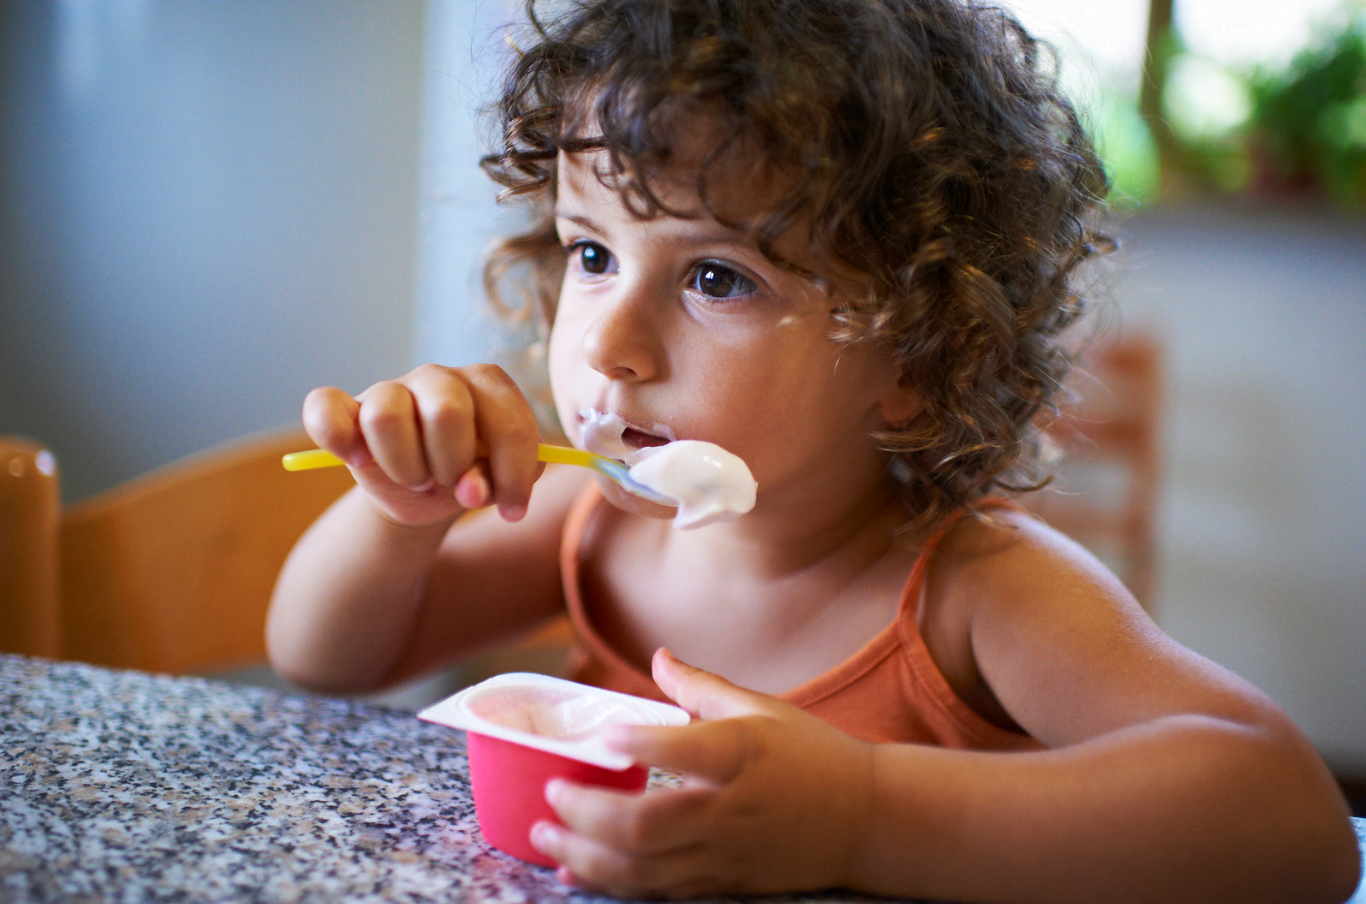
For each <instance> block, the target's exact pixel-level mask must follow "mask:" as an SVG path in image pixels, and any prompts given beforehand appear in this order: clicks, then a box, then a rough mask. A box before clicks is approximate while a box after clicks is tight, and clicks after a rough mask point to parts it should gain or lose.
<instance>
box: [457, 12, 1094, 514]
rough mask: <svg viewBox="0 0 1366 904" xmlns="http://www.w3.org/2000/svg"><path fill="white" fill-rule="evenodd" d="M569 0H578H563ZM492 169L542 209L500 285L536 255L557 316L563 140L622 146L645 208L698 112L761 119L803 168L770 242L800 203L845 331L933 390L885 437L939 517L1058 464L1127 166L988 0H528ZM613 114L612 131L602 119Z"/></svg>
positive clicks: (628, 191) (921, 508)
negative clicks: (1067, 400)
mask: <svg viewBox="0 0 1366 904" xmlns="http://www.w3.org/2000/svg"><path fill="white" fill-rule="evenodd" d="M557 6H558V4H557ZM527 7H528V14H529V19H530V41H529V42H527V45H526V46H525V47H524V48H522V49H520V50H518V52H517V55H516V59H515V61H514V62H513V64H512V65H511V67H510V70H509V72H508V75H507V79H506V83H505V85H504V90H503V94H502V98H501V100H500V101H499V102H498V105H497V107H496V112H497V114H498V117H499V124H500V126H501V147H499V148H498V150H496V151H495V152H494V153H491V154H489V155H488V156H486V157H485V158H484V159H483V161H482V163H483V167H484V169H485V171H486V172H487V173H488V174H489V175H490V176H491V177H492V178H493V179H494V180H496V181H497V182H498V183H500V184H501V185H503V186H504V187H505V191H504V192H503V197H504V198H505V199H507V198H522V199H525V200H529V201H530V202H531V208H532V211H533V222H532V223H531V225H530V227H529V228H528V229H527V230H526V231H525V232H523V233H522V234H520V235H517V236H514V237H513V238H511V239H508V240H506V241H505V242H503V243H502V244H501V245H500V246H499V247H498V248H496V249H495V251H494V253H493V254H492V255H491V257H490V260H489V263H488V266H487V268H486V272H485V280H486V284H487V285H488V286H489V288H490V296H491V297H492V298H494V299H495V300H497V299H499V298H502V297H503V296H502V295H501V292H500V289H499V286H500V284H501V283H502V282H503V281H504V280H505V278H506V277H507V276H508V274H509V273H510V272H514V271H516V270H517V269H518V265H529V270H527V271H524V272H527V273H529V276H530V279H529V281H528V283H529V286H528V287H529V289H530V294H529V299H530V301H531V302H532V303H531V304H530V305H527V306H524V307H525V308H529V309H531V310H533V311H535V312H536V313H538V314H539V317H540V321H541V324H542V326H543V327H548V326H549V324H550V323H551V322H552V320H553V317H554V307H555V302H556V296H557V293H558V288H559V280H560V277H561V275H562V273H563V267H564V254H563V252H562V250H561V249H560V247H559V243H558V241H557V239H556V237H555V230H554V222H553V217H552V214H551V210H552V208H553V201H554V198H553V196H554V192H555V177H556V160H557V156H558V154H559V153H560V152H561V151H566V152H571V153H572V152H576V151H581V150H587V149H604V150H605V151H606V155H607V158H608V160H609V161H610V163H609V165H608V167H607V172H606V173H605V174H604V178H606V177H608V176H610V177H611V184H612V185H613V187H616V188H617V189H618V190H619V191H620V192H621V193H622V197H623V200H624V201H625V202H626V203H628V204H630V205H631V206H632V209H633V210H635V211H637V212H638V213H639V214H640V215H641V216H653V215H656V214H658V213H660V212H664V213H669V212H670V211H669V209H668V208H667V207H666V206H665V205H664V204H662V203H660V201H659V199H658V197H657V196H656V194H655V192H654V191H653V190H652V181H653V178H654V176H655V175H656V174H657V173H659V171H660V169H661V168H662V167H664V166H667V165H668V163H669V161H670V159H671V153H672V148H673V143H674V141H675V138H676V136H677V135H678V134H679V133H678V132H677V128H678V126H679V124H680V123H682V122H685V121H686V120H687V119H688V118H689V117H695V116H697V115H699V114H700V115H705V116H708V117H711V118H712V121H714V122H716V123H717V124H718V125H719V130H718V134H720V135H722V136H724V137H723V138H722V139H721V140H720V144H719V145H718V146H717V147H716V148H715V149H714V150H713V151H712V152H711V154H710V155H709V156H708V158H707V163H706V164H704V165H703V166H702V168H701V170H700V172H699V175H698V183H697V194H698V196H699V197H700V198H701V199H702V200H703V203H704V204H706V205H707V207H708V209H709V210H712V211H713V212H714V211H715V207H714V206H713V205H712V204H710V203H709V196H708V176H709V173H710V172H711V168H712V166H713V165H715V164H716V162H717V161H720V160H722V159H723V157H724V156H725V154H726V152H727V150H728V149H731V148H733V147H734V146H736V144H737V143H738V142H744V143H745V145H746V147H749V148H753V149H756V150H757V151H758V152H759V154H760V156H761V158H762V159H764V160H765V161H766V162H767V164H768V165H769V166H770V167H771V168H772V170H773V171H780V172H783V173H786V174H788V176H789V178H787V179H785V180H784V181H783V184H784V185H786V186H787V190H786V192H785V194H784V195H783V196H782V197H780V198H779V199H778V200H777V201H776V203H775V204H774V205H773V207H772V210H771V211H769V212H768V214H767V215H766V216H765V218H764V219H763V220H762V221H761V222H759V223H757V224H748V226H749V228H751V230H752V234H753V236H754V237H755V239H756V240H757V242H758V244H759V247H760V248H761V250H763V251H764V252H765V253H766V254H769V255H772V253H773V252H772V248H773V242H774V241H775V240H776V238H777V237H778V236H779V235H780V234H782V233H783V231H784V230H785V229H786V228H788V227H789V226H791V225H792V224H793V223H795V222H797V221H799V220H800V221H801V222H802V223H803V224H806V225H807V226H808V228H809V230H810V235H811V238H812V245H813V246H814V249H815V250H816V252H817V254H818V255H819V261H820V266H819V268H818V269H819V274H820V276H822V277H823V278H824V279H826V280H827V282H828V283H829V284H830V285H831V287H832V290H833V291H835V293H836V297H837V298H838V300H839V302H840V306H839V307H838V309H837V310H836V311H835V312H834V314H833V322H832V325H831V326H832V335H833V336H834V338H836V339H838V340H841V341H849V342H855V341H870V340H871V341H876V342H879V343H883V344H885V345H886V346H887V347H888V348H889V349H891V350H892V353H893V354H894V355H895V357H896V360H897V361H898V363H899V365H900V367H901V369H902V374H903V379H904V380H905V381H907V383H908V385H910V386H911V387H912V388H913V389H914V390H915V391H916V392H917V393H918V395H919V397H920V399H921V400H922V402H923V406H924V407H923V410H922V411H921V412H920V413H919V414H918V415H916V416H915V417H914V418H912V419H911V420H910V421H909V422H907V423H905V424H898V425H895V426H894V428H893V429H888V430H885V431H882V432H879V433H878V434H877V435H876V439H877V440H878V442H879V443H880V444H881V446H882V447H883V448H884V449H886V450H888V451H890V452H891V453H893V460H894V466H895V467H894V473H895V474H897V476H898V477H899V479H900V480H901V483H902V485H903V486H904V491H905V494H906V501H907V503H908V504H909V505H910V506H911V507H912V510H913V511H916V512H918V516H917V517H916V519H915V523H917V524H923V523H927V522H931V521H933V520H935V519H937V518H938V517H940V516H941V515H942V514H943V513H945V512H946V511H948V510H950V509H953V508H957V507H967V508H969V509H972V508H974V504H975V503H976V502H978V501H979V500H980V499H981V498H982V497H983V496H985V495H987V494H988V493H991V492H993V491H995V490H999V489H1005V490H1019V489H1024V488H1029V487H1030V486H1032V485H1037V484H1038V482H1039V480H1038V478H1039V475H1040V473H1041V468H1040V455H1039V448H1040V441H1039V440H1040V430H1041V423H1042V422H1043V421H1044V420H1046V418H1047V417H1048V415H1049V413H1050V412H1054V411H1055V406H1056V399H1057V397H1058V395H1059V392H1060V388H1061V381H1062V378H1063V376H1064V374H1065V373H1066V371H1067V369H1068V367H1069V364H1070V362H1069V357H1068V354H1067V352H1066V351H1065V350H1064V348H1063V346H1062V343H1061V341H1060V336H1059V334H1060V332H1061V331H1062V330H1063V328H1064V327H1066V326H1067V325H1069V324H1070V323H1072V322H1073V321H1074V320H1075V319H1076V318H1077V317H1078V316H1079V314H1080V313H1081V310H1082V307H1083V303H1082V299H1081V297H1080V295H1079V293H1078V292H1077V291H1076V289H1075V288H1074V283H1075V282H1076V271H1077V268H1078V265H1079V264H1080V263H1081V262H1082V261H1083V260H1085V259H1086V258H1088V257H1089V256H1091V255H1092V254H1093V253H1094V252H1095V251H1096V250H1097V249H1098V248H1099V247H1100V246H1101V243H1102V239H1101V238H1100V237H1098V236H1097V235H1096V234H1094V233H1093V232H1092V231H1091V230H1090V228H1089V227H1088V225H1087V221H1088V219H1090V216H1091V214H1092V213H1093V212H1095V211H1097V210H1098V209H1099V208H1100V206H1101V199H1102V198H1103V197H1104V195H1105V194H1106V192H1107V191H1108V182H1107V179H1106V176H1105V173H1104V170H1103V167H1102V166H1101V164H1100V161H1099V159H1098V157H1097V155H1096V152H1095V150H1094V149H1093V147H1092V144H1091V142H1090V140H1089V138H1088V137H1087V134H1086V132H1085V130H1084V128H1083V127H1082V125H1081V123H1080V121H1079V117H1078V114H1077V111H1076V110H1075V108H1074V107H1073V106H1072V104H1071V103H1070V102H1069V101H1068V100H1067V99H1066V97H1064V96H1063V94H1062V92H1061V91H1060V90H1059V88H1058V84H1057V66H1056V60H1055V57H1054V55H1053V54H1052V52H1051V50H1050V49H1049V48H1048V47H1047V45H1044V44H1042V43H1040V42H1039V41H1037V40H1036V39H1034V38H1033V37H1032V36H1030V35H1029V34H1028V33H1027V32H1026V31H1025V29H1024V28H1023V27H1022V26H1021V25H1020V23H1019V22H1018V21H1017V20H1016V19H1015V18H1014V17H1013V16H1012V15H1010V14H1009V13H1007V12H1005V11H1003V10H1001V9H999V8H995V7H991V6H987V5H984V4H982V3H979V2H978V0H580V2H576V3H573V4H571V5H570V8H569V9H568V11H567V12H565V13H564V14H562V15H560V16H558V17H556V18H554V19H552V20H546V19H542V18H540V17H539V16H538V15H537V11H536V8H535V0H529V2H528V4H527ZM588 131H591V132H592V133H593V134H591V135H590V134H586V132H588Z"/></svg>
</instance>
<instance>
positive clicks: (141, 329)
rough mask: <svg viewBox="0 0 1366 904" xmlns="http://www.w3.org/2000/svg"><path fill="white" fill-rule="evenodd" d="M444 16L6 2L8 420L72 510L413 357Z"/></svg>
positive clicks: (294, 5)
mask: <svg viewBox="0 0 1366 904" xmlns="http://www.w3.org/2000/svg"><path fill="white" fill-rule="evenodd" d="M424 12H425V9H424V6H423V4H422V3H421V2H420V0H407V2H385V3H379V2H371V0H329V2H327V3H302V2H288V3H286V2H279V0H234V2H230V3H222V2H217V0H107V2H99V0H60V2H45V0H25V2H14V3H4V4H0V431H3V432H18V433H24V434H28V435H30V436H33V437H35V438H37V439H39V440H41V441H43V442H45V443H47V444H49V445H50V447H51V448H52V449H53V450H54V451H55V452H56V454H57V457H58V460H59V462H60V463H61V467H62V476H63V483H64V487H65V492H64V496H65V498H66V499H68V500H72V499H77V498H81V497H83V496H86V495H89V494H90V493H93V492H96V491H98V490H100V489H103V488H105V487H108V486H110V485H112V484H114V483H117V482H119V481H121V480H125V479H127V478H129V477H132V476H134V475H136V474H138V473H141V472H143V471H145V470H147V469H149V468H151V467H153V466H156V465H159V464H162V463H164V462H167V461H170V460H171V459H174V458H176V457H179V456H181V455H184V454H187V453H190V452H194V451H197V450H199V449H203V448H205V447H207V446H210V445H213V444H214V443H217V442H220V441H223V440H227V439H230V438H233V437H237V436H240V435H242V434H244V433H249V432H253V431H256V430H260V429H263V428H268V427H273V426H275V425H280V424H287V423H297V420H298V410H299V403H300V402H301V400H302V398H303V396H304V394H305V393H306V392H307V390H308V389H309V388H311V387H313V386H315V385H318V384H322V383H335V384H337V385H341V386H343V387H346V388H349V389H353V390H356V391H358V390H360V389H362V388H364V387H365V385H367V384H368V383H369V382H371V381H373V380H375V379H379V378H381V377H384V376H390V375H393V374H394V373H399V372H402V371H403V370H405V369H407V368H408V367H409V366H410V365H411V361H412V330H413V304H414V301H413V299H414V283H415V280H414V260H415V257H416V231H417V222H416V220H417V217H416V206H415V202H416V197H417V171H418V159H419V154H418V148H419V130H420V124H421V122H420V117H421V102H420V98H421V84H422V83H421V78H422V67H423V18H424Z"/></svg>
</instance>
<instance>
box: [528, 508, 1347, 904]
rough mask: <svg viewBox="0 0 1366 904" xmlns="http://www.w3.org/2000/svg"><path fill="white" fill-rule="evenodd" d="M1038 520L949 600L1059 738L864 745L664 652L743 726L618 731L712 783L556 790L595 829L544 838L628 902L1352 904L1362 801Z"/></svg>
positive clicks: (715, 712) (980, 649) (1040, 723)
mask: <svg viewBox="0 0 1366 904" xmlns="http://www.w3.org/2000/svg"><path fill="white" fill-rule="evenodd" d="M1019 527H1020V536H1019V538H1018V541H1014V540H1012V541H1008V542H1005V543H1001V542H1000V541H1001V537H1000V535H999V534H992V533H991V532H990V531H987V530H985V529H983V530H984V531H985V533H981V532H979V533H978V534H977V536H976V539H974V538H973V537H974V535H973V534H972V533H971V532H964V533H966V535H967V538H968V539H967V540H966V541H961V540H960V541H959V542H958V544H957V546H958V548H957V549H949V548H945V549H942V551H943V552H944V553H945V555H944V556H943V558H942V559H941V561H945V562H947V563H950V564H948V565H947V566H946V568H945V569H944V570H945V571H947V572H948V573H947V574H941V575H939V579H938V582H939V590H937V591H933V592H939V593H944V594H947V595H948V597H949V598H950V599H949V601H948V604H949V605H958V606H964V605H966V606H969V608H968V609H966V610H964V611H965V612H966V613H967V614H968V615H970V617H969V618H968V619H967V620H966V621H965V622H963V623H964V624H970V625H971V631H970V641H971V644H972V651H973V657H974V659H975V661H976V663H977V665H978V666H979V668H980V669H981V671H982V674H983V676H984V677H985V678H986V680H987V682H988V684H989V685H990V687H991V688H992V690H993V691H994V692H995V694H996V695H997V697H998V699H999V700H1000V702H1001V703H1002V704H1003V705H1004V706H1005V708H1006V710H1007V711H1008V712H1009V713H1010V714H1011V716H1012V717H1013V718H1014V719H1015V720H1016V721H1017V722H1018V723H1019V724H1020V725H1022V726H1023V727H1024V728H1026V729H1027V730H1028V731H1029V732H1030V733H1031V734H1032V735H1034V736H1035V737H1036V738H1038V739H1039V740H1041V741H1043V742H1044V743H1045V744H1046V745H1048V746H1049V747H1050V748H1052V749H1050V750H1048V751H1045V752H1040V753H1009V754H1002V753H974V752H962V751H954V750H945V749H938V748H930V747H922V746H916V745H877V746H872V745H865V744H860V743H859V742H856V741H853V740H852V739H849V738H847V737H846V736H843V735H841V734H839V733H838V732H834V731H833V730H832V729H829V728H828V727H826V726H824V725H823V724H822V723H819V722H818V721H817V720H815V719H814V718H812V717H810V716H807V715H805V714H803V713H801V712H799V711H798V710H796V709H795V708H793V707H790V706H787V705H786V704H783V703H780V702H779V701H776V700H773V699H772V698H766V697H762V696H760V695H757V694H750V693H748V692H745V691H742V690H739V689H737V688H733V687H731V686H729V685H726V684H725V683H724V682H722V681H720V679H718V678H716V677H715V676H710V675H706V674H704V673H698V672H696V670H692V669H689V668H688V667H686V666H683V665H682V664H680V663H678V662H677V661H676V660H671V659H670V658H669V657H667V656H663V655H661V656H658V657H657V658H656V680H657V681H658V682H659V684H660V686H661V687H662V688H664V689H665V690H666V691H667V692H669V693H670V694H671V695H673V696H675V698H676V699H678V701H679V702H680V703H681V704H682V705H684V706H686V707H687V708H689V709H690V710H692V711H694V712H697V713H698V714H699V715H701V716H702V717H703V718H704V719H718V718H719V719H721V720H722V721H704V722H700V723H694V724H693V725H691V726H688V727H686V728H682V729H629V730H624V731H621V733H620V734H619V735H617V736H616V737H615V738H614V740H615V741H616V742H617V746H620V747H622V748H623V749H626V750H628V751H629V752H631V753H632V754H633V755H635V756H637V757H638V758H639V759H640V760H641V761H644V762H651V763H654V764H656V765H660V766H663V767H665V768H676V769H681V770H683V771H685V772H687V773H689V774H690V776H691V777H690V778H689V780H688V782H687V783H686V785H685V789H684V790H682V791H679V792H662V793H661V792H652V793H650V794H647V795H645V796H644V797H641V798H636V799H630V798H626V797H624V796H622V795H617V794H611V793H608V792H602V791H596V790H589V789H584V788H579V787H575V786H562V785H556V786H555V787H554V788H553V789H552V793H551V798H552V802H553V804H554V805H555V807H556V811H557V813H558V814H559V815H560V816H561V818H562V819H563V820H564V822H565V824H566V825H567V826H569V827H571V828H572V829H574V831H572V832H565V831H556V830H555V829H554V828H549V829H548V830H547V827H542V829H541V830H540V833H539V834H538V835H537V836H535V837H537V839H538V840H539V841H540V842H541V843H543V844H544V845H545V850H546V851H547V852H548V853H550V854H551V856H553V857H555V858H556V859H558V860H560V862H562V863H564V864H565V870H566V872H565V877H566V878H568V877H569V876H570V875H573V876H576V877H578V878H579V879H580V880H581V881H583V882H585V883H587V884H589V885H593V886H597V887H602V888H605V889H608V890H611V891H614V892H617V893H628V894H642V893H655V892H666V893H674V892H683V893H687V894H694V893H700V892H704V891H720V890H745V891H772V890H780V889H792V888H814V887H822V886H832V885H843V886H851V887H855V888H859V889H863V890H868V891H875V892H881V893H888V894H898V895H908V896H921V897H932V898H946V899H950V900H973V901H1078V902H1094V901H1107V902H1123V901H1143V902H1149V901H1163V902H1178V901H1193V902H1210V901H1226V900H1228V901H1238V902H1256V901H1267V902H1294V901H1319V902H1334V901H1342V900H1344V899H1345V898H1347V897H1348V896H1349V895H1350V894H1351V891H1352V889H1353V887H1354V885H1355V881H1356V878H1357V875H1358V870H1359V864H1358V854H1357V847H1356V843H1355V838H1354V835H1353V832H1352V830H1351V826H1350V823H1349V821H1348V819H1347V811H1346V808H1345V806H1344V804H1343V802H1342V799H1341V795H1340V794H1339V793H1338V791H1337V789H1336V787H1335V785H1334V783H1333V781H1332V779H1331V777H1330V776H1329V774H1328V772H1327V770H1326V769H1325V768H1324V766H1323V764H1322V763H1321V761H1320V760H1319V758H1318V756H1317V755H1316V754H1315V753H1314V751H1313V749H1312V748H1311V747H1310V745H1309V743H1308V742H1307V741H1306V740H1305V738H1304V737H1303V736H1302V735H1301V734H1300V732H1299V731H1298V730H1297V729H1296V728H1295V727H1294V726H1293V724H1291V722H1290V720H1289V719H1288V718H1287V717H1286V716H1285V715H1284V714H1283V713H1281V712H1280V711H1279V710H1278V709H1277V708H1276V707H1275V706H1274V705H1273V704H1272V703H1271V702H1270V701H1268V700H1267V699H1266V698H1265V697H1264V696H1262V695H1261V694H1259V693H1258V692H1257V691H1255V690H1254V689H1252V688H1251V687H1249V686H1248V685H1247V684H1246V683H1244V682H1242V681H1240V680H1239V679H1237V678H1236V677H1234V676H1233V675H1231V674H1229V673H1228V672H1226V671H1225V670H1223V669H1221V668H1219V667H1218V666H1215V665H1214V664H1212V663H1209V662H1208V661H1206V660H1204V659H1201V658H1200V657H1198V656H1195V655H1194V654H1192V653H1190V652H1189V651H1187V650H1185V649H1183V648H1181V647H1180V646H1179V645H1177V644H1176V643H1174V642H1173V641H1171V640H1170V639H1168V638H1166V637H1165V636H1164V635H1163V634H1162V633H1161V632H1160V631H1158V630H1157V628H1156V627H1154V626H1153V625H1152V623H1151V622H1150V621H1149V620H1148V619H1147V617H1146V616H1145V615H1144V613H1143V612H1142V611H1141V610H1140V609H1139V608H1138V606H1137V605H1136V604H1134V603H1133V602H1132V599H1131V598H1129V597H1128V596H1127V594H1125V593H1124V592H1123V590H1122V588H1118V586H1117V585H1116V584H1115V583H1114V582H1113V579H1112V578H1110V577H1109V576H1108V575H1107V574H1105V573H1103V570H1102V569H1100V568H1099V566H1095V565H1093V564H1088V563H1087V561H1086V559H1087V557H1086V556H1085V555H1084V553H1080V552H1079V551H1078V550H1077V549H1076V548H1075V547H1073V546H1072V545H1071V544H1070V543H1068V542H1067V541H1065V540H1063V539H1060V538H1057V537H1056V535H1053V534H1052V533H1051V532H1050V531H1047V529H1045V528H1042V527H1040V526H1038V525H1036V524H1032V523H1029V522H1025V521H1021V522H1020V525H1019ZM956 533H957V532H956ZM984 536H985V537H986V539H985V540H984V539H983V537H984ZM986 565H989V566H990V567H984V566H986ZM932 590H933V588H932ZM954 598H956V599H954ZM970 600H972V601H975V602H968V601H970ZM727 716H743V717H744V718H725V717H727Z"/></svg>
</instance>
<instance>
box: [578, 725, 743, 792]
mask: <svg viewBox="0 0 1366 904" xmlns="http://www.w3.org/2000/svg"><path fill="white" fill-rule="evenodd" d="M748 730H749V729H748V725H747V720H744V719H717V720H715V721H712V722H694V723H692V724H691V725H684V726H682V727H665V726H655V725H649V726H647V725H623V726H618V727H616V728H613V729H612V730H611V731H609V732H607V733H606V734H604V735H603V742H604V743H605V744H607V746H609V747H611V748H612V749H613V750H620V751H621V752H622V753H625V754H627V755H628V756H630V757H631V758H632V759H633V760H635V761H636V762H637V763H648V764H650V765H651V766H658V767H659V768H661V769H667V770H669V771H671V772H682V773H684V774H686V775H690V776H697V777H700V778H703V779H706V780H707V781H708V782H711V783H713V784H715V785H723V784H725V783H727V782H729V781H731V780H732V779H734V778H735V776H737V775H739V774H740V770H741V769H742V768H743V767H744V764H745V760H746V758H747V753H748V750H749V747H750V744H751V742H750V739H749V734H748Z"/></svg>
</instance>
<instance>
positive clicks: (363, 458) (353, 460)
mask: <svg viewBox="0 0 1366 904" xmlns="http://www.w3.org/2000/svg"><path fill="white" fill-rule="evenodd" d="M359 413H360V403H359V402H357V401H356V400H355V399H353V398H351V396H350V395H349V394H348V393H345V392H342V391H341V390H340V389H338V388H336V387H335V386H323V387H320V388H318V389H315V390H313V391H312V392H310V393H309V394H308V395H307V396H305V397H304V406H303V423H304V431H305V432H306V433H307V434H308V437H309V439H311V440H313V442H315V443H317V444H318V447H319V448H321V449H326V450H327V451H329V452H331V453H332V454H333V455H335V456H337V457H338V458H340V459H341V460H342V461H344V462H346V463H347V464H349V465H351V466H352V467H356V468H361V467H364V466H365V465H367V464H369V463H370V450H369V449H368V448H367V447H366V445H365V437H363V436H362V435H361V432H360V423H359V421H358V420H357V418H358V415H359Z"/></svg>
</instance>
